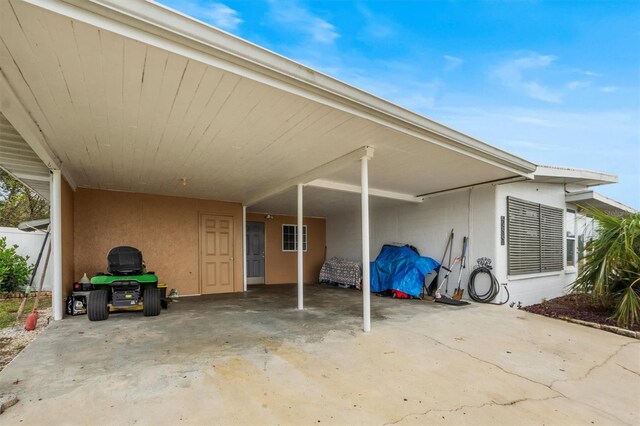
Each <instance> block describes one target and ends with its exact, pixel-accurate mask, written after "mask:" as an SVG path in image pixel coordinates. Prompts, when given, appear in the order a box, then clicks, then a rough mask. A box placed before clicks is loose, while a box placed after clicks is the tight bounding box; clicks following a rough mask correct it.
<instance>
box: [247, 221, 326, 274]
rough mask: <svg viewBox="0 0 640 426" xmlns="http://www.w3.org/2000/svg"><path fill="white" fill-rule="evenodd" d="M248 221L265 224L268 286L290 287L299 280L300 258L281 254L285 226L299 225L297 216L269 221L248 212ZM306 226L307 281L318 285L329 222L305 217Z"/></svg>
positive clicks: (287, 253) (304, 258)
mask: <svg viewBox="0 0 640 426" xmlns="http://www.w3.org/2000/svg"><path fill="white" fill-rule="evenodd" d="M247 221H253V222H264V224H265V227H264V228H265V243H266V244H265V284H287V283H295V282H296V281H297V280H298V272H297V271H298V255H297V253H296V252H284V251H282V225H283V224H297V223H298V222H297V218H296V217H295V216H282V215H273V219H271V220H266V219H265V214H257V213H249V214H247ZM303 223H304V225H306V226H307V251H306V252H304V256H303V265H304V278H303V279H304V282H305V283H315V282H318V277H319V275H320V268H322V264H323V263H324V256H325V246H326V220H325V219H323V218H314V217H305V218H304V220H303Z"/></svg>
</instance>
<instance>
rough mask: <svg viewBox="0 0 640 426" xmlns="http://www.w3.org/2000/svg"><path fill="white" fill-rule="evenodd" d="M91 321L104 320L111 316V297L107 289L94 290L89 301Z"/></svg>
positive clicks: (88, 308)
mask: <svg viewBox="0 0 640 426" xmlns="http://www.w3.org/2000/svg"><path fill="white" fill-rule="evenodd" d="M87 316H88V317H89V321H104V320H106V319H107V318H109V297H108V293H107V291H106V290H93V291H92V292H91V293H89V300H88V302H87Z"/></svg>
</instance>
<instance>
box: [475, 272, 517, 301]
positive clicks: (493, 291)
mask: <svg viewBox="0 0 640 426" xmlns="http://www.w3.org/2000/svg"><path fill="white" fill-rule="evenodd" d="M478 274H489V277H490V279H491V284H490V285H489V290H487V292H486V293H483V294H478V293H476V286H475V282H476V276H477V275H478ZM504 289H505V291H506V292H507V299H506V300H505V301H504V302H500V303H496V305H504V304H505V303H507V302H508V301H509V297H510V295H509V289H507V286H506V285H505V286H504ZM468 291H469V297H471V299H473V300H475V301H476V302H479V303H491V302H492V301H493V299H495V298H496V296H497V295H498V294H499V293H500V283H499V282H498V279H497V278H496V276H495V275H493V272H491V266H483V265H479V266H476V267H475V269H474V270H473V271H471V274H469V285H468Z"/></svg>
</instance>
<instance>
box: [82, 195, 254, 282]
mask: <svg viewBox="0 0 640 426" xmlns="http://www.w3.org/2000/svg"><path fill="white" fill-rule="evenodd" d="M201 213H211V214H217V215H227V216H232V217H233V219H234V261H233V263H234V291H236V292H238V291H242V290H243V288H242V205H241V204H239V203H229V202H222V201H210V200H200V199H194V198H182V197H168V196H160V195H149V194H136V193H128V192H116V191H105V190H98V189H78V190H77V191H76V193H75V197H74V218H73V219H74V228H75V229H74V235H75V256H74V260H75V277H76V279H77V278H79V277H81V276H82V274H83V273H85V272H86V273H87V275H89V276H92V275H94V274H95V273H96V272H100V271H102V272H105V271H106V267H107V253H108V252H109V250H110V249H111V248H113V247H116V246H123V245H129V246H133V247H136V248H138V249H140V250H141V251H142V253H143V255H144V259H145V262H146V264H147V268H148V270H150V271H154V272H156V274H157V275H158V277H159V280H160V282H163V283H166V284H167V286H168V287H169V288H170V289H171V288H175V289H177V290H178V291H179V293H180V294H181V295H189V294H199V293H200V285H199V267H198V263H199V262H198V256H199V243H198V232H199V222H198V215H199V214H201Z"/></svg>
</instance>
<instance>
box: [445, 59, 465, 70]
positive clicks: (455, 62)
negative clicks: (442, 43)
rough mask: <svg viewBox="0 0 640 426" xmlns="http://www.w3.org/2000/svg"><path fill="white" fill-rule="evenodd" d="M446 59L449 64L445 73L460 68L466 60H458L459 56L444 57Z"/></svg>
mask: <svg viewBox="0 0 640 426" xmlns="http://www.w3.org/2000/svg"><path fill="white" fill-rule="evenodd" d="M444 59H445V61H446V62H447V64H446V65H445V67H444V69H445V71H451V70H454V69H456V68H458V67H459V66H460V65H462V63H463V62H464V59H462V58H458V57H457V56H451V55H444Z"/></svg>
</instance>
